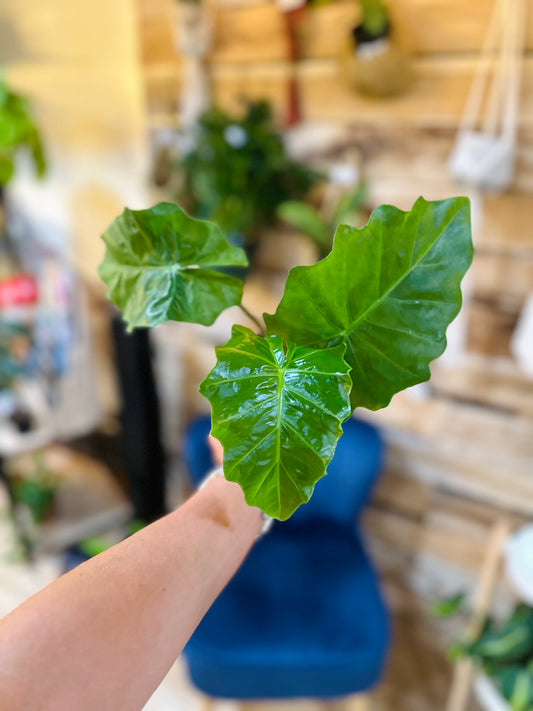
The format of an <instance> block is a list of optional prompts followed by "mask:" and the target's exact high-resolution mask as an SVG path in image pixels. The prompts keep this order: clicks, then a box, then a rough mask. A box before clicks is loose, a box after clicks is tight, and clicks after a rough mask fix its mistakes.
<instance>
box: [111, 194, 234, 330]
mask: <svg viewBox="0 0 533 711" xmlns="http://www.w3.org/2000/svg"><path fill="white" fill-rule="evenodd" d="M102 238H103V240H104V242H105V243H106V246H107V250H106V255H105V258H104V261H103V262H102V264H101V265H100V268H99V270H98V273H99V274H100V277H101V278H102V280H103V281H104V282H105V283H106V284H107V285H108V287H109V294H108V296H109V298H110V299H111V301H113V302H114V303H115V304H116V305H117V306H118V307H119V308H120V309H121V310H122V313H123V315H124V319H125V320H126V321H127V323H128V325H129V327H130V328H133V327H137V326H157V325H158V324H160V323H163V322H164V321H169V320H173V321H189V322H195V323H201V324H203V325H206V326H208V325H210V324H212V323H213V321H214V320H215V319H216V318H217V316H218V315H219V314H220V313H221V312H222V311H224V310H225V309H227V308H228V307H229V306H234V305H236V304H239V303H240V301H241V298H242V281H241V280H240V279H238V278H236V277H233V276H229V275H227V274H222V273H220V272H218V271H215V269H216V268H217V267H226V266H247V264H248V261H247V259H246V255H245V253H244V251H243V250H242V249H241V248H240V247H234V246H233V245H231V244H229V243H228V242H227V241H226V240H225V238H224V236H223V235H222V232H221V231H220V229H219V228H218V227H217V226H216V225H214V224H213V223H210V222H203V221H201V220H195V219H193V218H192V217H189V216H188V215H187V214H186V213H185V212H184V211H183V210H182V209H181V208H179V207H178V206H177V205H175V204H173V203H164V202H163V203H159V204H158V205H155V206H154V207H152V208H150V209H148V210H129V209H128V208H126V209H125V210H124V212H123V213H122V215H120V216H119V217H117V218H116V219H115V220H114V221H113V222H112V223H111V225H110V226H109V227H108V229H107V230H106V231H105V232H104V234H103V235H102Z"/></svg>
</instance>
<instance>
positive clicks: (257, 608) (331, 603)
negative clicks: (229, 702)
mask: <svg viewBox="0 0 533 711" xmlns="http://www.w3.org/2000/svg"><path fill="white" fill-rule="evenodd" d="M388 643H389V620H388V614H387V612H386V608H385V605H384V603H383V600H382V597H381V594H380V591H379V588H378V583H377V578H376V575H375V573H374V571H373V569H372V567H371V564H370V561H369V559H368V556H367V554H366V552H365V550H364V547H363V545H362V542H361V540H360V538H359V537H358V534H357V533H356V532H355V531H353V532H352V531H351V530H349V529H347V528H346V527H345V526H340V525H336V524H334V523H332V522H331V521H326V520H323V521H321V520H316V521H313V522H312V523H311V522H307V523H306V525H305V526H300V527H298V526H290V527H289V526H286V525H284V524H279V523H277V524H275V525H274V527H273V528H272V530H271V532H270V533H269V534H268V535H267V536H265V537H264V538H263V539H261V540H260V541H259V542H258V543H257V544H256V545H255V546H254V548H253V549H252V551H251V553H250V554H249V556H248V558H247V559H246V560H245V562H244V564H243V566H242V567H241V569H240V570H239V572H238V573H237V575H236V576H235V577H234V578H233V580H232V581H231V582H230V583H229V584H228V586H227V587H226V588H225V590H224V591H223V592H222V593H221V594H220V596H219V597H218V599H217V600H216V601H215V603H214V604H213V606H212V607H211V609H210V610H209V612H208V613H207V614H206V616H205V617H204V619H203V620H202V622H201V623H200V625H199V627H198V628H197V630H196V632H195V633H194V635H193V636H192V638H191V640H190V641H189V643H188V645H187V647H186V649H185V652H184V654H185V657H186V659H187V662H188V665H189V670H190V674H191V678H192V681H193V683H194V684H195V685H196V686H197V687H198V688H199V689H201V690H202V691H204V692H205V693H207V694H209V695H211V696H214V697H219V698H237V699H275V698H291V697H314V698H328V697H335V696H343V695H346V694H351V693H355V692H360V691H365V690H367V689H369V688H370V687H372V686H373V685H374V684H375V683H376V682H377V680H378V679H379V677H380V674H381V671H382V669H383V665H384V660H385V656H386V650H387V648H388Z"/></svg>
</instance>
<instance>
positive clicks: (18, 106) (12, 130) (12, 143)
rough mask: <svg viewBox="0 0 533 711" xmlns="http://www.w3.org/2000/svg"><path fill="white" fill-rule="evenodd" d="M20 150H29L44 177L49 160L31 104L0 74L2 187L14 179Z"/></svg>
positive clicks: (0, 184) (0, 172)
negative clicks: (46, 156)
mask: <svg viewBox="0 0 533 711" xmlns="http://www.w3.org/2000/svg"><path fill="white" fill-rule="evenodd" d="M21 148H25V149H27V150H28V151H29V153H30V155H31V157H32V160H33V163H34V166H35V171H36V173H37V175H38V176H39V177H42V176H43V175H44V173H45V170H46V160H45V155H44V151H43V144H42V142H41V137H40V135H39V131H38V129H37V126H36V125H35V123H34V120H33V117H32V115H31V112H30V108H29V105H28V101H27V99H26V98H25V97H24V96H21V95H20V94H16V93H15V92H14V91H12V90H11V89H10V88H9V87H8V86H7V84H6V82H5V79H4V77H3V76H2V75H1V74H0V187H1V186H4V185H7V183H8V182H9V181H10V180H11V178H12V177H13V175H14V172H15V156H16V154H17V152H18V151H19V150H20V149H21Z"/></svg>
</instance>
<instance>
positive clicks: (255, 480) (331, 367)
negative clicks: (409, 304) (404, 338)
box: [200, 326, 352, 519]
mask: <svg viewBox="0 0 533 711" xmlns="http://www.w3.org/2000/svg"><path fill="white" fill-rule="evenodd" d="M216 353H217V358H218V361H217V364H216V366H215V368H213V370H212V371H211V373H210V374H209V375H208V376H207V378H206V379H205V380H204V382H203V383H202V385H201V386H200V392H201V393H202V394H203V395H205V397H207V398H208V400H209V401H210V402H211V406H212V409H213V429H212V433H213V435H214V436H215V437H216V438H217V439H219V440H220V441H221V442H222V443H223V445H224V474H225V476H226V478H227V479H229V480H230V481H236V482H238V483H239V484H240V485H241V487H242V489H243V491H244V493H245V497H246V501H247V502H248V503H249V504H250V505H252V506H259V507H260V508H261V509H262V510H263V511H264V512H265V513H267V514H268V515H269V516H274V517H275V518H279V519H286V518H288V517H289V516H290V515H291V514H292V513H293V512H294V510H295V509H296V508H297V507H298V506H299V505H300V504H302V503H304V502H306V501H308V500H309V498H310V497H311V494H312V493H313V488H314V485H315V483H316V481H317V480H318V479H320V477H322V476H324V474H325V473H326V465H327V464H328V462H329V461H330V459H331V457H332V456H333V453H334V451H335V446H336V444H337V440H338V438H339V437H340V435H341V433H342V427H341V425H342V422H343V421H344V420H345V419H346V418H347V417H348V416H349V415H350V390H351V385H352V383H351V380H350V376H349V374H348V373H349V367H348V366H347V364H346V363H345V362H344V360H343V355H344V346H337V347H336V348H330V349H327V350H323V349H319V350H317V349H310V348H305V347H302V346H295V345H293V344H291V343H288V344H284V343H283V341H282V339H281V338H279V336H273V335H272V336H268V337H267V338H261V337H260V336H257V335H256V334H255V333H253V331H250V330H249V329H248V328H243V327H242V326H234V327H233V333H232V337H231V339H230V340H229V341H228V342H227V343H226V345H225V346H221V347H220V348H217V349H216Z"/></svg>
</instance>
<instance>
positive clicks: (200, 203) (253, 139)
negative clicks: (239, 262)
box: [178, 102, 320, 252]
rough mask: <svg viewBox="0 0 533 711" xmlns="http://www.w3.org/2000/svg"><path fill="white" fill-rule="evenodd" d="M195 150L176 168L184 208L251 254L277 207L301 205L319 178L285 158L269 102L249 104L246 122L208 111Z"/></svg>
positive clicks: (196, 133)
mask: <svg viewBox="0 0 533 711" xmlns="http://www.w3.org/2000/svg"><path fill="white" fill-rule="evenodd" d="M194 145H195V147H194V148H193V149H192V150H191V151H190V152H188V153H187V154H186V155H185V156H184V157H183V158H182V159H181V161H180V162H179V166H178V167H179V169H180V172H181V174H182V186H181V189H180V190H179V195H178V199H179V202H180V204H182V205H184V206H185V207H186V209H187V210H188V212H189V213H190V214H192V215H193V216H195V217H198V218H202V219H210V220H213V221H214V222H215V223H216V224H217V225H218V226H219V227H220V228H221V229H222V231H223V232H224V234H225V235H226V236H227V239H228V240H229V242H231V243H232V244H234V245H237V246H239V247H245V248H246V249H247V251H248V252H252V251H253V249H254V247H255V246H256V245H257V243H258V240H259V238H260V236H261V233H262V230H263V229H264V228H267V227H269V226H271V225H272V224H273V223H275V221H276V218H277V212H276V211H277V208H278V206H279V205H280V204H281V203H282V202H284V201H287V200H301V199H302V198H303V197H305V195H306V194H307V192H308V190H309V189H310V188H311V186H312V185H313V184H314V183H315V182H316V181H317V180H318V179H319V177H320V176H319V175H318V174H317V173H315V172H314V171H312V170H310V169H309V168H307V167H306V166H303V165H301V164H299V163H296V162H294V161H292V160H291V159H290V158H289V157H288V156H287V154H286V151H285V147H284V145H283V141H282V139H281V136H280V135H279V134H278V133H277V132H276V130H275V129H274V125H273V121H272V115H271V111H270V107H269V105H268V104H267V103H265V102H255V103H250V104H249V105H248V107H247V109H246V112H245V114H244V116H242V117H236V116H232V115H229V114H227V113H225V112H224V111H221V110H220V109H217V108H212V109H210V110H208V111H207V112H205V113H204V114H203V115H202V116H201V118H200V119H199V122H198V125H197V128H196V132H195V141H194Z"/></svg>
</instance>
